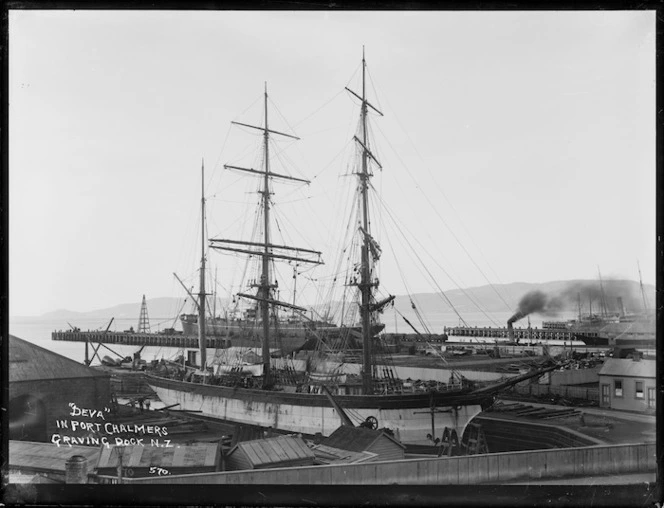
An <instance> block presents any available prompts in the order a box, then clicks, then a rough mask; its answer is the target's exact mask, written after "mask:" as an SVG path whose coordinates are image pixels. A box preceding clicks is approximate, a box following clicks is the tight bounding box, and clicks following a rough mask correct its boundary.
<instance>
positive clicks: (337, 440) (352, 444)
mask: <svg viewBox="0 0 664 508" xmlns="http://www.w3.org/2000/svg"><path fill="white" fill-rule="evenodd" d="M383 436H384V437H385V438H387V439H389V440H391V441H393V442H394V443H396V444H397V445H399V446H400V447H402V448H403V449H405V448H406V447H405V446H404V445H403V444H401V443H400V442H399V441H397V440H396V439H394V438H393V437H392V436H390V435H389V434H386V433H385V432H383V431H381V430H372V429H367V428H366V427H349V426H347V425H342V426H341V427H339V428H338V429H337V430H335V431H334V432H333V433H332V434H330V436H329V437H327V438H325V439H323V441H322V444H324V445H326V446H331V447H333V448H341V449H342V450H349V451H353V452H363V451H365V450H368V449H369V448H371V446H372V445H373V444H374V443H375V442H376V441H378V440H379V439H381V437H383Z"/></svg>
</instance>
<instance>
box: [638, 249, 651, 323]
mask: <svg viewBox="0 0 664 508" xmlns="http://www.w3.org/2000/svg"><path fill="white" fill-rule="evenodd" d="M636 266H637V268H638V269H639V284H640V286H641V297H642V298H643V310H644V312H645V313H646V314H648V300H646V291H645V289H643V279H642V278H641V264H640V263H639V262H638V260H637V261H636Z"/></svg>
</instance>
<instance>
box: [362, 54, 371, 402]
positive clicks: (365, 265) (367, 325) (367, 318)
mask: <svg viewBox="0 0 664 508" xmlns="http://www.w3.org/2000/svg"><path fill="white" fill-rule="evenodd" d="M366 68H367V63H366V60H365V59H364V47H362V109H361V113H360V114H361V119H362V145H363V147H362V148H363V149H362V172H361V173H360V191H361V195H362V229H363V230H364V234H363V235H362V236H363V241H362V273H361V278H360V292H361V295H362V303H361V306H360V313H361V317H362V368H363V370H362V391H363V392H364V393H365V394H370V393H372V392H373V377H372V371H373V365H372V361H371V346H372V344H371V313H370V312H369V304H370V302H371V270H370V266H369V238H368V234H369V207H368V196H367V194H368V192H367V191H368V187H369V171H368V160H367V159H368V155H367V99H366Z"/></svg>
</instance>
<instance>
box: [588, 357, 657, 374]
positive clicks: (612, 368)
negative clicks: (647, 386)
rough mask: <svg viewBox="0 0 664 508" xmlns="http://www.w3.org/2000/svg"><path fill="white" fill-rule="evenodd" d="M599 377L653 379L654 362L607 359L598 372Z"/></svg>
mask: <svg viewBox="0 0 664 508" xmlns="http://www.w3.org/2000/svg"><path fill="white" fill-rule="evenodd" d="M599 375H600V376H618V377H639V378H654V377H655V360H637V361H635V360H632V359H630V358H627V359H623V358H608V359H607V360H606V361H605V362H604V365H602V368H601V369H600V371H599Z"/></svg>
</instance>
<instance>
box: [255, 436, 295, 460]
mask: <svg viewBox="0 0 664 508" xmlns="http://www.w3.org/2000/svg"><path fill="white" fill-rule="evenodd" d="M261 448H262V449H263V451H265V453H266V454H267V455H268V456H269V457H270V463H274V462H286V461H288V460H289V459H290V458H289V457H288V454H287V453H286V452H285V451H284V450H283V448H282V446H281V444H280V443H279V439H266V440H264V441H262V442H261Z"/></svg>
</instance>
